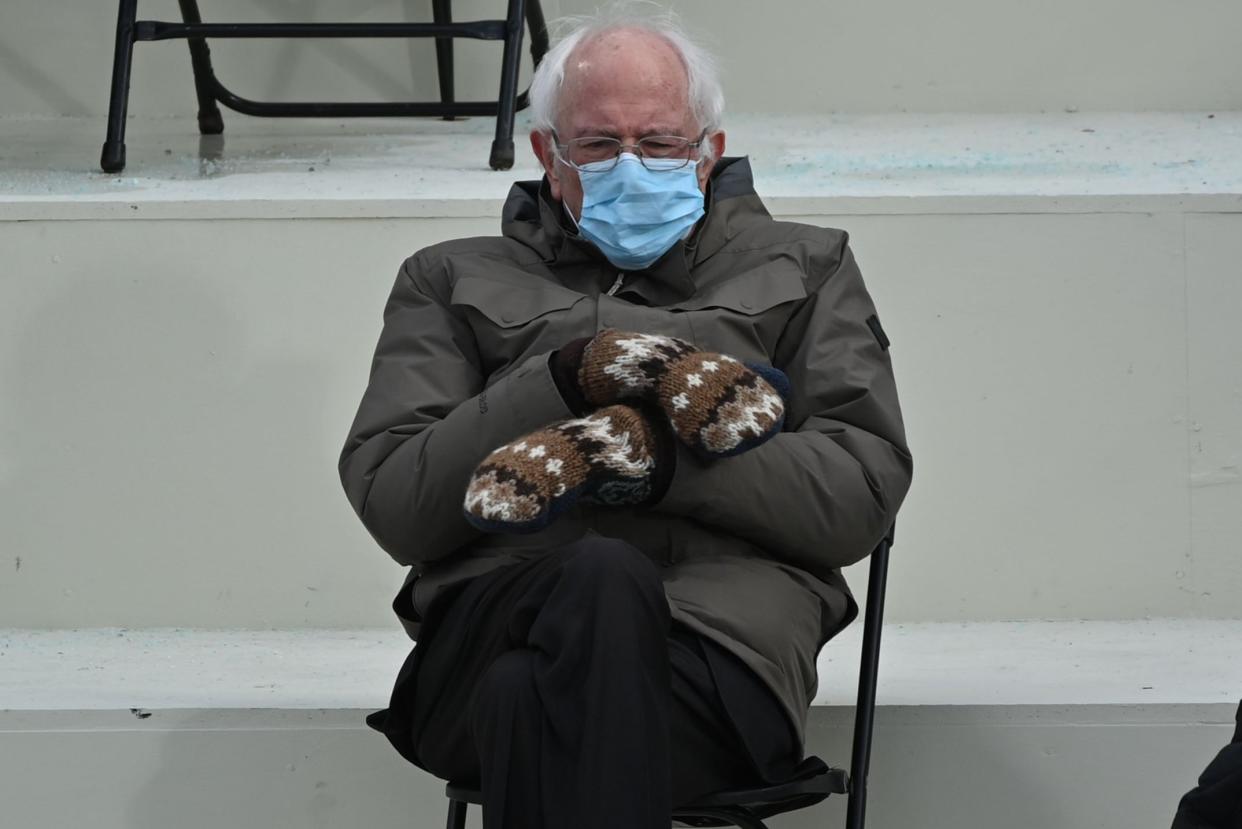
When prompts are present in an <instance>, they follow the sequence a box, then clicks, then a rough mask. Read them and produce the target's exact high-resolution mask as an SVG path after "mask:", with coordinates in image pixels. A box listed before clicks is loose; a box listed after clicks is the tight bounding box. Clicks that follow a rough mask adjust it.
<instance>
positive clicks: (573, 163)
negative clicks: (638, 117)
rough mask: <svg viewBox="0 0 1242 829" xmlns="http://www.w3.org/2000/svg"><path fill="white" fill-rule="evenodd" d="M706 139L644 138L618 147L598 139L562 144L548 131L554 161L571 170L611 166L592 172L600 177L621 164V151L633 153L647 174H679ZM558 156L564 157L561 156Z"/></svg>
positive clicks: (612, 141)
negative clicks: (653, 161)
mask: <svg viewBox="0 0 1242 829" xmlns="http://www.w3.org/2000/svg"><path fill="white" fill-rule="evenodd" d="M706 136H707V130H703V131H702V132H701V133H699V137H698V138H697V139H695V140H694V141H691V140H690V139H689V138H684V137H682V136H680V135H648V136H647V137H646V138H640V139H638V143H637V144H622V143H621V141H620V139H617V138H607V137H605V136H602V135H586V136H583V137H581V138H571V139H570V140H569V141H565V142H563V143H562V142H561V140H560V137H559V136H557V134H556V131H555V130H553V131H552V137H553V139H554V140H555V146H556V148H557V150H558V152H557V154H556V155H557V158H559V159H560V160H561V161H563V162H564V163H565V164H568V165H569V166H570V167H573V168H574V169H575V170H582V169H584V166H583V165H586V164H597V163H599V162H601V161H611V162H612V164H610V165H608V166H607V167H600V168H593V171H598V172H604V173H606V172H608V171H609V170H611V169H612V168H613V167H616V166H617V163H618V162H619V161H620V160H621V151H622V150H625V149H632V150H636V151H637V152H636V153H635V155H637V156H638V160H639V161H640V162H642V165H643V166H644V167H646V168H647V169H648V170H652V171H657V172H665V171H669V170H680V169H681V168H682V167H685V166H686V165H687V164H689V163H690V153H691V151H693V150H698V149H699V147H700V145H702V143H703V139H704V138H705V137H706ZM562 153H564V154H563V155H562ZM649 159H659V160H661V161H667V160H669V159H674V160H677V161H680V162H681V163H680V164H678V165H676V166H674V165H672V164H659V165H657V166H655V167H651V166H649V165H648V164H647V161H648V160H649Z"/></svg>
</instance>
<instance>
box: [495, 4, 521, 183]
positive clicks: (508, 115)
mask: <svg viewBox="0 0 1242 829" xmlns="http://www.w3.org/2000/svg"><path fill="white" fill-rule="evenodd" d="M525 5H526V4H525V2H524V0H509V15H508V17H507V18H506V20H505V49H504V55H503V56H502V57H501V67H500V99H499V107H498V108H497V111H496V138H495V140H494V141H492V155H491V158H490V159H489V160H488V163H489V164H490V165H491V167H492V169H493V170H508V169H510V168H511V167H512V166H513V115H514V113H515V112H516V111H517V85H518V61H519V59H520V58H521V55H522V31H523V29H524V28H525V26H524V24H525V19H526V18H525V12H526V10H525Z"/></svg>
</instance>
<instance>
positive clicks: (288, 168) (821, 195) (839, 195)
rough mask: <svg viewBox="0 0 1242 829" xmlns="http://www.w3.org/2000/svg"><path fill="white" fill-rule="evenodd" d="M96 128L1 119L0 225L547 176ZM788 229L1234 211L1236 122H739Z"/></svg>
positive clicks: (197, 211) (1238, 118)
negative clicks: (954, 218)
mask: <svg viewBox="0 0 1242 829" xmlns="http://www.w3.org/2000/svg"><path fill="white" fill-rule="evenodd" d="M101 127H102V125H101V124H100V123H99V122H98V120H97V119H86V118H44V119H37V118H0V145H3V146H4V147H5V153H4V158H3V159H2V160H0V161H2V163H0V220H3V219H57V218H59V219H86V218H91V219H104V218H118V219H120V218H124V219H144V218H187V219H188V218H195V219H200V218H263V219H280V218H293V217H303V218H325V217H331V218H359V217H372V218H476V217H478V218H486V219H489V220H493V222H494V220H495V219H496V217H497V216H498V208H499V205H500V203H501V201H502V200H503V199H504V197H505V194H506V193H507V192H508V190H509V185H510V183H511V182H512V181H513V180H514V179H529V178H538V177H539V176H540V175H541V172H542V171H541V170H540V169H539V166H538V162H537V160H536V159H535V156H534V154H533V153H532V152H531V150H530V147H529V144H528V143H527V140H526V133H527V132H528V131H529V127H528V124H527V123H526V116H519V123H518V125H517V132H516V134H517V136H518V140H517V142H516V143H517V162H516V165H515V167H514V169H513V170H512V171H509V172H496V171H493V170H490V169H488V167H487V156H488V149H489V148H490V146H491V140H492V129H493V127H492V125H491V122H490V121H488V120H487V119H474V120H466V121H455V122H443V121H434V120H421V121H417V122H410V121H408V120H397V119H380V120H375V121H367V122H365V123H364V124H361V125H360V124H358V123H356V122H349V123H338V122H334V121H323V120H313V119H270V120H262V119H251V120H243V121H241V122H239V123H238V124H237V125H236V126H235V127H231V128H230V130H229V131H228V132H226V133H225V134H224V135H220V136H200V135H198V132H197V127H196V125H195V122H194V121H193V120H192V119H185V118H165V119H150V118H147V119H131V121H130V124H129V127H128V129H129V138H128V142H127V143H128V152H129V165H128V167H127V168H126V169H125V171H123V172H122V173H121V174H117V175H110V174H106V173H102V172H100V170H99V168H98V166H97V162H98V156H99V144H100V143H101V141H102V135H103V133H102V130H101ZM725 132H726V135H727V148H726V152H727V154H731V155H747V156H749V157H750V159H751V163H752V166H753V168H754V171H755V177H756V183H757V188H758V191H759V193H760V195H761V196H763V197H764V199H765V201H766V203H767V204H768V205H769V207H770V208H771V209H772V210H773V212H774V213H777V214H780V215H784V216H797V215H839V214H871V213H879V214H892V213H898V214H901V213H909V212H924V211H933V212H967V213H979V212H983V213H992V212H1012V211H1015V210H1018V211H1022V212H1051V213H1059V212H1078V211H1098V210H1109V211H1122V212H1130V211H1150V210H1153V209H1177V210H1182V209H1193V210H1199V211H1203V210H1237V209H1242V160H1240V159H1239V157H1238V153H1237V151H1236V148H1237V146H1238V143H1239V141H1242V112H1238V111H1233V112H1229V111H1226V112H1193V113H1156V112H1143V113H1139V112H1079V113H1059V114H1021V113H1017V114H1004V115H1002V114H993V115H984V114H900V115H850V114H837V115H831V116H827V115H821V116H791V115H784V116H774V115H757V114H738V115H730V117H729V119H728V121H727V123H726V124H725Z"/></svg>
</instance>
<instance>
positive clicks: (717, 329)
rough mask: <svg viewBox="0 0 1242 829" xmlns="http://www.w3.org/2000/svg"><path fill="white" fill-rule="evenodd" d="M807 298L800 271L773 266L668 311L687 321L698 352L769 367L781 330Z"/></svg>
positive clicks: (726, 283) (787, 267)
mask: <svg viewBox="0 0 1242 829" xmlns="http://www.w3.org/2000/svg"><path fill="white" fill-rule="evenodd" d="M806 298H807V292H806V284H805V283H804V281H803V277H802V271H801V270H799V269H798V268H797V267H795V266H794V265H793V264H792V263H791V264H778V263H773V264H771V265H768V266H765V267H763V268H760V269H757V270H755V271H750V272H747V273H745V274H743V275H741V276H738V277H734V278H733V279H730V280H729V281H727V282H724V283H722V284H720V285H719V286H715V287H707V288H704V289H703V290H701V291H700V292H698V293H696V294H695V295H694V296H692V297H690V298H688V299H684V300H681V301H680V302H676V303H674V304H673V305H671V306H669V308H670V309H671V310H673V311H675V312H678V313H682V314H685V315H686V317H687V319H688V320H689V323H690V328H691V330H692V331H693V332H694V342H695V345H697V346H698V347H699V348H705V349H711V350H712V351H719V352H722V353H724V354H730V355H732V356H734V357H738V358H739V359H743V360H747V361H754V362H771V359H772V352H773V351H774V350H775V348H776V341H777V340H778V339H779V338H780V335H781V332H782V331H783V330H784V328H785V324H786V323H787V322H788V321H789V318H790V316H792V315H793V313H794V311H795V310H796V309H797V308H798V306H799V304H800V303H801V302H803V301H805V300H806Z"/></svg>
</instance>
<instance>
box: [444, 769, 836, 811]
mask: <svg viewBox="0 0 1242 829" xmlns="http://www.w3.org/2000/svg"><path fill="white" fill-rule="evenodd" d="M847 791H849V776H848V775H847V774H846V773H845V770H844V769H834V768H831V767H829V766H828V765H827V764H826V763H825V762H824V761H823V760H821V759H819V758H818V757H816V756H815V755H813V754H812V755H808V756H807V757H805V758H803V760H802V762H801V763H799V764H798V767H797V768H796V769H795V770H794V775H793V777H792V778H790V779H789V780H788V781H786V782H784V783H777V784H775V785H771V786H762V787H758V788H751V789H730V790H728V791H723V792H716V793H714V794H709V795H705V796H704V797H700V798H699V799H698V800H696V801H694V802H693V803H687V804H685V805H684V806H679V807H677V808H675V809H674V810H673V819H674V820H679V821H681V822H688V821H687V818H694V817H695V815H696V812H698V811H700V810H704V809H707V810H713V809H720V808H722V807H723V808H727V807H731V806H733V807H736V806H742V807H745V808H746V809H747V810H748V811H750V812H752V813H754V814H755V815H756V816H758V817H770V816H771V815H775V814H780V813H781V812H787V811H792V810H794V809H801V808H803V807H804V806H810V805H812V804H814V803H818V802H819V801H821V800H823V799H824V798H826V797H827V796H828V795H830V794H845V793H846V792H847ZM444 793H445V794H446V795H448V797H449V798H451V799H452V800H457V801H460V802H462V803H476V804H481V803H482V802H483V793H482V792H481V791H480V790H479V788H478V786H477V785H476V784H472V783H455V782H450V783H449V784H448V785H446V786H445V787H444ZM691 825H694V826H726V825H730V824H728V823H723V822H715V821H711V822H699V821H697V820H696V821H694V822H693V823H691Z"/></svg>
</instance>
